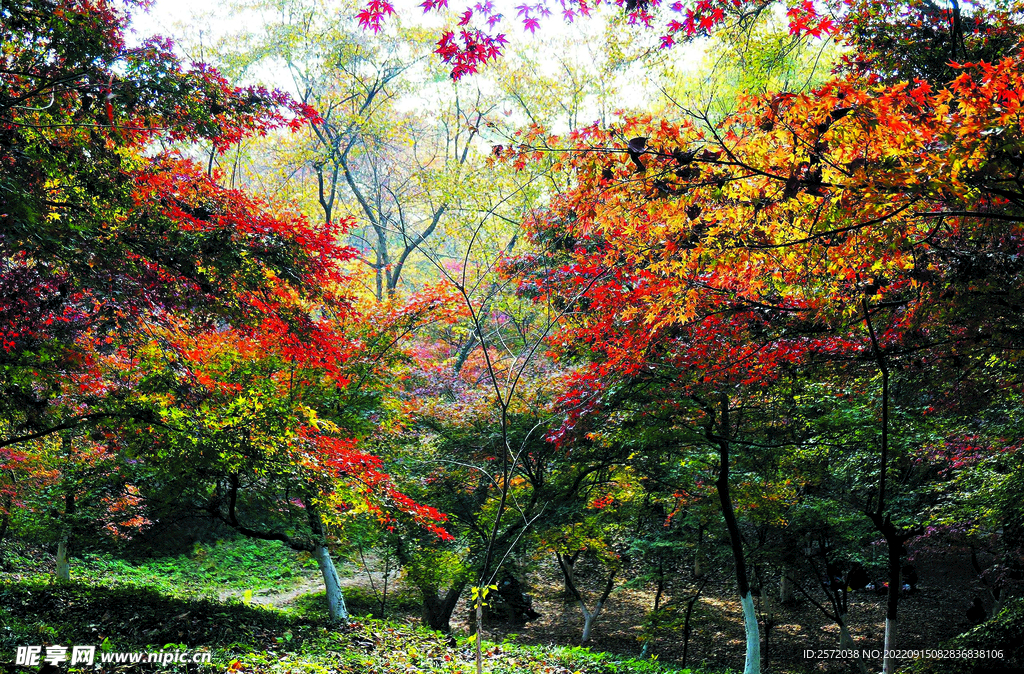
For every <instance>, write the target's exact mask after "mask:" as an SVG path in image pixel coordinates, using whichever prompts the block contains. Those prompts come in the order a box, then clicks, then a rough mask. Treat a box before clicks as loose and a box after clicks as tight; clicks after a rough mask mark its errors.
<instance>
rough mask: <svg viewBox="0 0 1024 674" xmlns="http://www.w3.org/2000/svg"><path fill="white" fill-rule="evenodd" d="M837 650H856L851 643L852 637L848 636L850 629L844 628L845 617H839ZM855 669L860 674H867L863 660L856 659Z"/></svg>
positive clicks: (860, 658)
mask: <svg viewBox="0 0 1024 674" xmlns="http://www.w3.org/2000/svg"><path fill="white" fill-rule="evenodd" d="M839 620H840V623H839V648H840V649H841V650H848V651H852V650H855V649H856V645H855V644H854V643H853V637H852V636H851V635H850V629H849V628H848V627H847V626H846V615H845V614H843V615H841V616H839ZM857 668H858V669H859V670H860V673H861V674H868V665H867V663H866V662H864V658H862V657H860V656H858V657H857Z"/></svg>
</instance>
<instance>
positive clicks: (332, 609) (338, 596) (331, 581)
mask: <svg viewBox="0 0 1024 674" xmlns="http://www.w3.org/2000/svg"><path fill="white" fill-rule="evenodd" d="M305 506H306V514H307V516H308V517H309V528H310V530H311V531H312V533H313V541H314V543H313V545H314V547H313V556H314V557H316V564H317V566H318V567H320V574H321V575H322V576H323V577H324V589H326V590H327V612H328V613H329V614H330V616H331V620H333V621H334V622H346V621H348V618H349V615H348V608H347V607H346V606H345V596H344V594H343V593H342V591H341V582H340V581H339V580H338V570H337V569H336V568H335V567H334V560H333V559H331V552H330V550H328V549H327V532H326V531H325V530H324V522H323V519H321V517H320V513H319V512H317V509H316V506H315V504H314V503H313V500H312V499H311V498H307V499H305Z"/></svg>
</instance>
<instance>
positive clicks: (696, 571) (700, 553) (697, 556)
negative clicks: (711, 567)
mask: <svg viewBox="0 0 1024 674" xmlns="http://www.w3.org/2000/svg"><path fill="white" fill-rule="evenodd" d="M704 562H705V559H704V525H703V524H698V525H697V549H696V550H695V551H694V553H693V577H694V578H700V577H701V576H703V575H704V572H705V570H704Z"/></svg>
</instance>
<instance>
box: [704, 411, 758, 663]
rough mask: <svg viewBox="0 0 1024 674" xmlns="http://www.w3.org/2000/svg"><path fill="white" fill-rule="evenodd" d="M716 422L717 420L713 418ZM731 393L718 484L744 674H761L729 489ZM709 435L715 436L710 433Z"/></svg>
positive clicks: (740, 541)
mask: <svg viewBox="0 0 1024 674" xmlns="http://www.w3.org/2000/svg"><path fill="white" fill-rule="evenodd" d="M712 423H713V422H712ZM729 432H730V431H729V396H728V395H726V394H725V393H722V396H721V424H720V433H719V436H718V437H717V438H716V440H717V443H718V455H719V461H720V463H721V466H720V468H719V471H718V480H716V481H715V487H716V489H717V491H718V499H719V501H720V502H721V506H722V516H723V517H724V518H725V526H726V528H727V529H728V530H729V547H731V548H732V555H733V560H734V561H735V563H736V584H737V587H738V589H739V594H740V604H741V605H742V606H743V628H744V631H745V632H746V635H747V651H746V657H745V659H744V662H743V674H761V635H760V630H759V628H758V624H757V612H756V611H755V610H754V598H753V596H751V594H750V582H749V581H748V579H747V565H746V560H745V559H744V557H743V538H742V536H740V526H739V523H738V522H737V521H736V511H735V510H734V509H733V505H732V494H730V492H729V461H730V458H729ZM708 435H709V436H712V437H713V436H714V434H713V427H711V426H709V428H708ZM709 439H712V438H711V437H709Z"/></svg>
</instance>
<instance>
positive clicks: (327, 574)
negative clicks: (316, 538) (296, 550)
mask: <svg viewBox="0 0 1024 674" xmlns="http://www.w3.org/2000/svg"><path fill="white" fill-rule="evenodd" d="M313 554H314V556H315V557H316V563H317V566H319V567H320V573H321V574H322V575H323V577H324V588H325V589H326V590H327V611H328V612H329V613H330V615H331V620H333V621H335V622H342V621H346V620H348V609H347V608H346V607H345V596H344V595H343V594H342V592H341V582H340V581H339V580H338V570H337V569H336V568H334V560H332V559H331V553H330V552H329V551H328V550H327V546H326V545H321V546H318V547H317V548H316V551H315V552H314V553H313Z"/></svg>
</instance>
